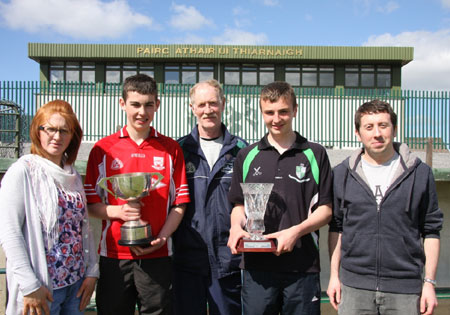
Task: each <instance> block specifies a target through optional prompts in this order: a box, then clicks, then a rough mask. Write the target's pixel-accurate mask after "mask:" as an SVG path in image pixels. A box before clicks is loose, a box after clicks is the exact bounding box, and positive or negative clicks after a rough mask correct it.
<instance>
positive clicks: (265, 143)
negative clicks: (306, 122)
mask: <svg viewBox="0 0 450 315" xmlns="http://www.w3.org/2000/svg"><path fill="white" fill-rule="evenodd" d="M294 132H295V142H294V143H293V144H292V146H291V147H290V148H289V150H292V149H300V150H306V149H308V148H309V145H308V140H306V138H305V137H303V136H301V135H300V134H299V133H298V132H297V131H294ZM268 136H269V134H268V133H266V135H265V136H264V137H263V138H262V139H261V141H260V142H259V144H258V149H260V150H267V149H271V148H273V146H272V145H271V144H270V143H269V139H268V138H267V137H268ZM289 150H287V151H289Z"/></svg>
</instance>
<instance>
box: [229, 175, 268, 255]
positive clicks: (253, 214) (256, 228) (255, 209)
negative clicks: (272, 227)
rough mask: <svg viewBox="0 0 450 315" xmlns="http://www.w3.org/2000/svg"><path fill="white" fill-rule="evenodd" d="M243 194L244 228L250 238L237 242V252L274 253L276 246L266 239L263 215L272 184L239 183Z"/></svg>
mask: <svg viewBox="0 0 450 315" xmlns="http://www.w3.org/2000/svg"><path fill="white" fill-rule="evenodd" d="M241 187H242V191H243V193H244V206H245V214H246V216H247V223H246V225H245V228H246V230H247V232H248V233H249V234H250V238H249V239H248V238H242V239H240V240H239V243H238V246H237V251H238V252H275V251H276V246H275V243H274V241H273V240H269V239H266V238H265V237H264V235H263V233H264V231H265V226H264V214H265V213H266V207H267V202H268V201H269V197H270V193H271V191H272V187H273V184H272V183H241Z"/></svg>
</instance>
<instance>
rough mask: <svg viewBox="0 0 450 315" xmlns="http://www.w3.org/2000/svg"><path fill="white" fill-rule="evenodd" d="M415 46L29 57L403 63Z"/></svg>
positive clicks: (56, 51) (60, 51) (45, 47)
mask: <svg viewBox="0 0 450 315" xmlns="http://www.w3.org/2000/svg"><path fill="white" fill-rule="evenodd" d="M413 55H414V48H413V47H366V46H364V47H353V46H247V45H190V44H168V45H154V44H56V43H53V44H52V43H28V57H29V58H31V59H33V60H35V61H37V62H40V61H47V60H58V59H59V60H68V59H70V60H122V59H126V60H136V61H139V60H142V61H144V60H148V59H152V60H176V59H180V60H203V61H204V60H210V61H219V60H227V61H228V60H258V61H264V60H271V61H289V60H295V61H296V62H298V61H299V60H305V61H316V62H322V61H328V62H329V61H338V62H339V61H340V62H345V61H381V62H388V63H399V64H401V65H402V66H403V65H406V64H407V63H408V62H410V61H412V60H413Z"/></svg>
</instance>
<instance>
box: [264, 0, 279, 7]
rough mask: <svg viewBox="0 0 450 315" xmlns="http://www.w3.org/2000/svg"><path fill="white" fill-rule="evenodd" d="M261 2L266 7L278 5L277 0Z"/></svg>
mask: <svg viewBox="0 0 450 315" xmlns="http://www.w3.org/2000/svg"><path fill="white" fill-rule="evenodd" d="M263 4H264V5H265V6H268V7H274V6H277V5H278V0H263Z"/></svg>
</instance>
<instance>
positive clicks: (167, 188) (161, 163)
mask: <svg viewBox="0 0 450 315" xmlns="http://www.w3.org/2000/svg"><path fill="white" fill-rule="evenodd" d="M132 172H158V173H161V174H162V175H163V176H164V178H163V179H162V181H161V182H160V183H159V184H158V185H157V187H156V189H154V190H152V191H151V192H150V194H149V195H148V196H147V197H144V198H142V199H141V201H142V202H143V203H144V205H143V206H142V208H141V218H142V219H143V220H145V221H147V222H149V224H150V225H151V227H152V235H153V236H157V235H158V233H159V232H160V230H161V228H162V227H163V225H164V223H165V221H166V218H167V215H168V212H169V210H170V208H171V207H173V206H175V205H180V204H183V203H188V202H189V201H190V200H189V190H188V185H187V180H186V171H185V165H184V158H183V152H182V150H181V148H180V146H179V145H178V143H177V142H176V141H175V140H173V139H171V138H169V137H166V136H164V135H162V134H160V133H158V132H156V130H155V129H154V128H151V129H150V134H149V136H148V137H147V139H145V140H144V141H143V142H142V143H141V144H140V145H137V144H136V142H134V141H133V140H132V139H131V138H130V137H129V135H128V132H127V130H126V126H125V127H123V128H122V129H121V130H119V131H118V132H116V133H115V134H112V135H110V136H108V137H106V138H103V139H101V140H99V141H98V142H97V143H96V144H95V146H94V147H93V148H92V150H91V152H90V154H89V160H88V164H87V169H86V179H85V184H84V189H85V191H86V196H87V200H88V203H98V202H103V203H105V204H109V205H121V204H124V203H125V201H123V200H120V199H116V198H114V196H112V195H111V194H109V193H107V192H106V191H105V190H103V189H102V188H101V187H100V186H98V185H97V183H98V182H99V181H100V179H102V178H104V177H109V176H112V175H117V174H124V173H132ZM108 188H109V189H110V190H111V185H110V184H109V183H108ZM122 224H123V221H122V220H103V221H102V235H101V240H100V246H99V254H100V255H101V256H106V257H110V258H118V259H146V258H156V257H165V256H169V255H171V240H168V241H167V243H166V245H165V246H163V247H162V248H160V249H159V250H157V251H155V252H153V253H151V254H149V255H146V256H135V255H134V254H133V253H132V252H131V251H130V249H129V248H128V247H127V246H120V245H118V243H117V241H118V240H119V239H120V227H121V226H122Z"/></svg>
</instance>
